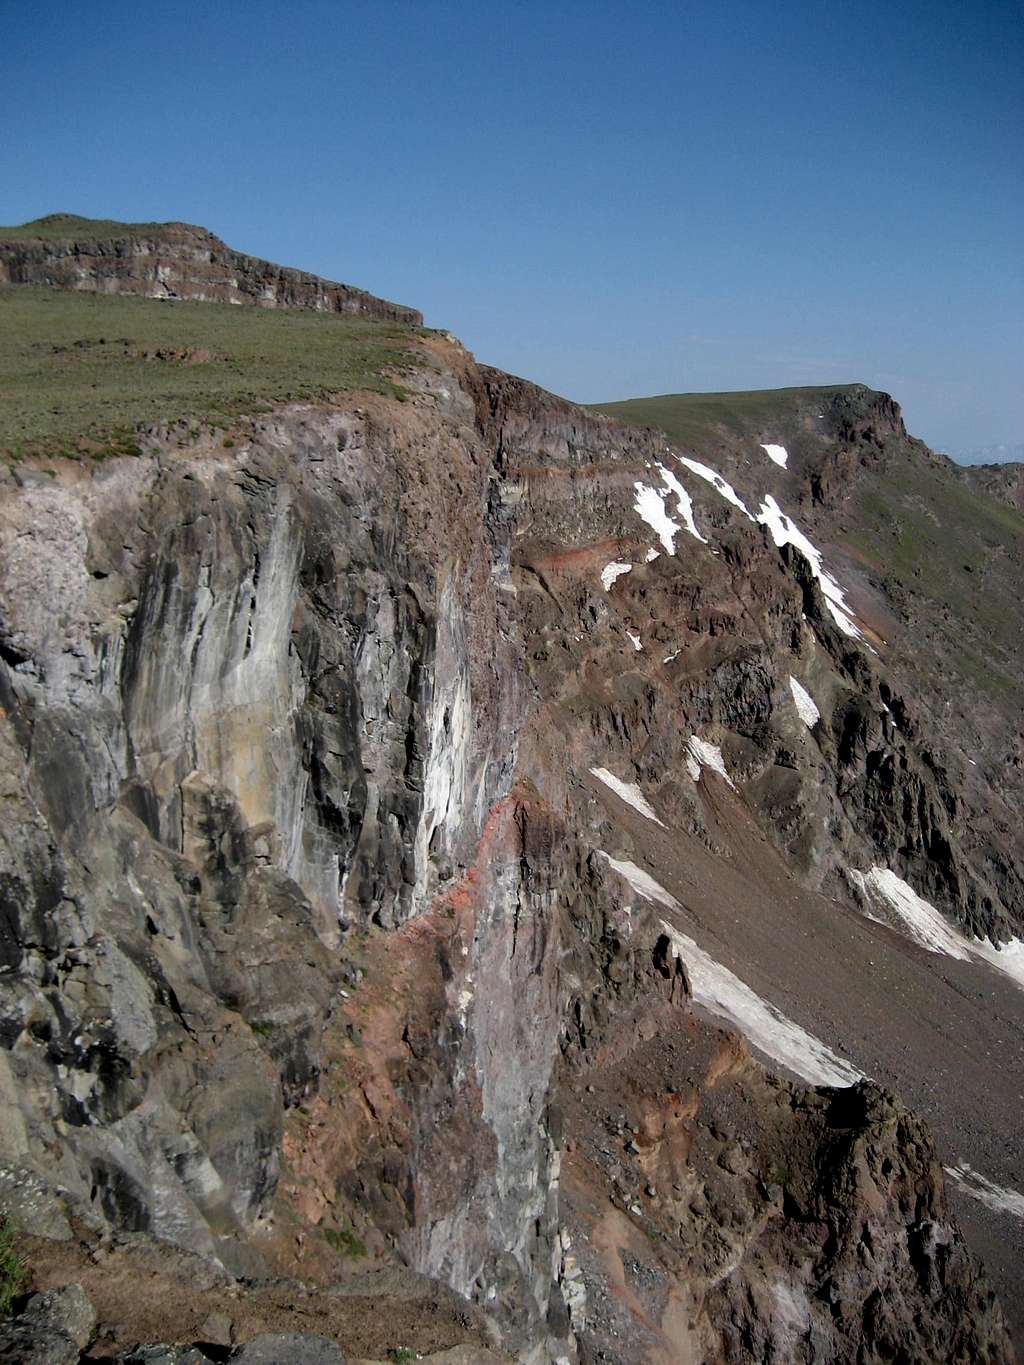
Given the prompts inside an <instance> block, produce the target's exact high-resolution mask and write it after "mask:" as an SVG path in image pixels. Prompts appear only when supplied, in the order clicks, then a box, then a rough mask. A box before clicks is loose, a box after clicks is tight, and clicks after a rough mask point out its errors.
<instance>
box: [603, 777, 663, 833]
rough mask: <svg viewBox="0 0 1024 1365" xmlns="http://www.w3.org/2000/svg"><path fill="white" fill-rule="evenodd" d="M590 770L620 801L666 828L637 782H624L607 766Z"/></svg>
mask: <svg viewBox="0 0 1024 1365" xmlns="http://www.w3.org/2000/svg"><path fill="white" fill-rule="evenodd" d="M590 771H591V772H592V773H593V774H594V776H595V777H596V778H597V779H598V781H599V782H603V783H604V785H605V786H606V787H607V788H608V789H609V790H610V791H613V792H614V793H615V795H616V796H617V797H618V798H619V800H620V801H625V802H626V804H627V805H628V806H632V807H633V809H634V810H636V811H639V812H640V814H641V815H645V816H646V817H647V819H648V820H653V821H654V823H655V824H656V825H661V827H662V829H664V828H665V825H664V824H663V822H662V821H661V820H659V819H658V817H657V816H656V815H655V813H654V811H653V810H652V809H651V806H650V804H649V803H648V801H647V799H646V798H645V796H644V794H643V792H642V791H641V790H640V788H639V787H638V786H637V785H636V783H635V782H623V781H622V780H621V779H620V778H618V777H616V776H615V774H614V773H611V772H609V771H608V769H607V768H591V770H590Z"/></svg>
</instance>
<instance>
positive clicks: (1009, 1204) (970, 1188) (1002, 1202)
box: [944, 1161, 1024, 1219]
mask: <svg viewBox="0 0 1024 1365" xmlns="http://www.w3.org/2000/svg"><path fill="white" fill-rule="evenodd" d="M944 1170H945V1172H946V1174H947V1175H948V1176H950V1177H951V1178H952V1179H953V1180H955V1181H956V1183H957V1184H958V1185H959V1186H960V1188H961V1189H962V1190H963V1192H964V1193H965V1194H969V1195H970V1196H971V1198H972V1199H977V1201H978V1202H979V1204H984V1205H985V1206H986V1208H990V1209H995V1211H996V1212H997V1213H1010V1214H1012V1215H1013V1216H1014V1218H1021V1219H1024V1194H1018V1192H1017V1191H1016V1190H1009V1189H1006V1188H1005V1187H1004V1186H1002V1185H997V1184H996V1183H995V1181H993V1180H989V1179H988V1178H987V1177H986V1176H983V1175H981V1174H979V1172H978V1171H976V1170H974V1169H973V1168H972V1167H970V1166H968V1164H967V1162H966V1161H961V1162H960V1163H959V1164H958V1165H956V1166H946V1167H944Z"/></svg>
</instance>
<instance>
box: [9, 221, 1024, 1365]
mask: <svg viewBox="0 0 1024 1365" xmlns="http://www.w3.org/2000/svg"><path fill="white" fill-rule="evenodd" d="M0 260H2V261H3V263H4V269H5V270H6V272H7V273H6V277H5V278H6V280H7V281H8V283H6V284H5V285H3V286H2V287H0V322H2V323H4V324H6V325H0V375H2V377H3V380H4V386H5V393H6V394H7V395H8V398H6V399H5V402H7V403H8V404H9V412H11V413H14V414H15V415H16V421H15V420H13V419H12V420H11V421H9V422H8V423H7V424H6V425H4V424H3V422H0V448H2V449H3V452H4V457H5V463H4V464H3V466H2V479H0V708H2V709H0V745H2V760H0V782H2V785H3V803H4V804H3V812H4V819H3V821H2V824H0V850H2V864H0V1039H2V1043H3V1047H2V1049H0V1089H2V1094H3V1109H2V1118H0V1210H2V1222H0V1275H2V1276H3V1284H2V1287H3V1296H4V1297H3V1302H6V1303H7V1304H8V1305H9V1307H10V1309H11V1316H10V1317H9V1318H8V1320H7V1321H6V1322H4V1323H3V1324H2V1325H0V1360H5V1361H29V1360H33V1361H42V1360H46V1361H53V1362H65V1361H66V1362H77V1361H79V1360H80V1359H88V1360H116V1361H122V1362H140V1363H141V1362H154V1363H155V1362H161V1365H163V1363H164V1362H166V1363H167V1365H171V1363H172V1362H181V1365H185V1362H189V1363H190V1365H202V1362H205V1361H225V1360H231V1361H238V1362H243V1363H244V1365H255V1363H256V1362H259V1363H260V1365H264V1363H267V1365H269V1362H277V1361H282V1362H297V1363H298V1365H302V1362H310V1365H312V1362H324V1363H325V1365H326V1363H327V1362H330V1363H331V1365H340V1362H343V1361H346V1360H347V1361H349V1362H353V1361H363V1362H367V1361H382V1362H383V1361H397V1360H411V1359H427V1360H434V1361H438V1362H442V1361H443V1362H464V1363H465V1365H472V1363H473V1362H488V1361H493V1362H498V1361H518V1362H522V1365H544V1362H548V1363H549V1365H567V1362H568V1363H570V1365H576V1363H577V1362H578V1363H579V1365H584V1363H586V1365H590V1363H593V1365H596V1363H597V1362H607V1363H608V1365H611V1363H613V1362H614V1363H615V1365H637V1363H638V1362H649V1363H650V1365H668V1363H669V1362H693V1365H698V1363H706V1365H718V1362H737V1365H738V1363H739V1362H762V1361H778V1362H807V1363H809V1362H825V1361H829V1362H846V1361H848V1362H858V1365H868V1363H869V1362H878V1365H881V1363H882V1362H893V1361H899V1362H906V1363H907V1365H909V1363H910V1362H922V1363H923V1362H937V1361H956V1362H965V1363H966V1362H991V1365H996V1362H999V1363H1000V1365H1002V1363H1004V1362H1010V1361H1012V1360H1014V1359H1015V1356H1014V1348H1013V1345H1012V1343H1011V1335H1016V1336H1017V1337H1018V1339H1020V1338H1021V1332H1022V1329H1024V1317H1022V1316H1021V1295H1020V1290H1021V1266H1022V1264H1024V1159H1022V1140H1021V1118H1020V1116H1021V1097H1022V1092H1024V845H1022V840H1021V835H1020V824H1019V811H1020V808H1021V805H1022V804H1024V731H1022V729H1021V715H1022V714H1024V707H1022V702H1024V697H1022V695H1021V692H1022V683H1021V676H1022V670H1021V662H1022V644H1024V606H1022V602H1021V597H1020V582H1021V570H1022V567H1024V566H1022V557H1024V516H1022V515H1021V512H1020V510H1019V500H1018V499H1017V498H1016V495H1015V494H1014V495H1013V496H1009V495H1008V493H1007V489H1009V488H1010V486H1011V482H1012V481H1005V482H1003V483H1000V482H999V481H997V480H996V479H995V478H994V477H988V476H978V477H976V478H973V479H968V478H966V477H965V476H964V475H963V473H962V471H959V470H958V469H957V468H956V467H955V466H953V465H952V464H951V463H950V462H949V461H948V460H946V459H945V458H944V457H941V456H938V455H936V454H934V453H933V452H931V451H929V450H928V449H927V448H926V447H925V446H924V445H922V444H921V443H920V442H919V441H916V440H914V439H913V438H912V437H911V436H910V435H908V433H907V432H906V430H905V427H904V424H903V421H902V418H901V415H900V411H899V408H898V406H897V405H896V403H895V402H894V401H893V399H892V398H890V397H889V396H887V395H885V394H881V393H876V392H873V391H872V390H870V389H867V388H865V387H864V386H862V385H857V384H852V385H848V386H841V387H837V388H827V389H820V388H819V389H796V390H779V391H774V392H771V393H759V394H716V395H669V396H666V397H663V398H660V399H647V400H637V401H635V402H630V403H624V404H611V405H608V406H607V407H606V408H605V409H604V410H595V409H583V408H580V407H577V406H574V405H573V404H572V403H569V402H567V401H565V400H563V399H561V398H558V397H555V396H554V395H552V394H550V393H546V392H544V391H543V390H541V389H539V388H537V387H535V386H534V385H532V384H530V383H528V382H526V381H524V380H522V379H518V378H515V377H512V376H510V375H507V374H503V373H501V372H499V371H496V370H493V369H489V368H487V367H486V366H484V365H481V364H478V363H477V362H476V361H475V360H474V358H473V357H472V356H471V355H470V354H469V353H468V352H467V351H466V350H465V349H464V348H463V347H462V346H461V345H459V343H458V342H457V341H456V340H455V339H454V338H453V337H451V336H450V335H449V334H447V333H440V332H433V331H429V330H426V329H424V328H422V326H420V325H419V324H420V319H419V315H418V314H416V313H414V312H413V311H412V310H407V309H398V308H396V307H395V306H393V305H386V304H381V303H380V301H376V300H372V297H371V296H369V295H363V294H361V293H358V292H357V293H356V295H355V296H354V297H355V298H356V304H355V305H354V306H352V307H349V306H348V303H347V302H346V301H347V300H349V299H350V295H348V294H341V293H331V291H332V290H344V289H347V287H346V286H331V285H327V284H325V283H324V282H322V281H317V280H316V279H315V277H311V276H305V275H301V274H299V273H298V272H292V271H285V270H282V269H280V268H278V267H276V266H273V267H271V266H267V265H266V264H265V263H261V262H253V261H251V260H250V258H247V257H241V256H240V255H238V254H237V253H232V252H230V251H229V249H228V248H225V247H224V246H223V244H222V243H218V242H217V239H215V238H212V237H211V236H210V234H207V233H204V232H202V231H201V230H200V229H194V228H184V227H181V226H180V225H170V226H168V225H143V226H141V227H132V228H131V229H128V228H125V227H124V225H117V224H96V225H90V224H88V223H85V222H83V220H72V219H69V218H68V217H67V216H64V215H60V216H58V219H57V220H55V221H51V220H41V222H40V223H37V224H29V225H27V226H26V227H24V228H19V229H15V230H3V231H2V232H0ZM157 293H160V294H161V297H160V298H159V299H158V298H156V297H154V295H155V294H157ZM134 295H142V296H144V297H128V296H134ZM359 300H363V301H366V300H368V301H369V302H359ZM239 303H242V304H244V303H249V304H253V305H259V306H256V307H252V308H246V307H238V306H229V305H231V304H235V305H237V304H239ZM267 305H272V306H271V307H267ZM254 329H256V330H254Z"/></svg>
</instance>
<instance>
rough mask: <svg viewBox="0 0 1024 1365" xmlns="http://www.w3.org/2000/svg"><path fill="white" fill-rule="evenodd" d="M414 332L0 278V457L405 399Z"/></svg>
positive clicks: (94, 452)
mask: <svg viewBox="0 0 1024 1365" xmlns="http://www.w3.org/2000/svg"><path fill="white" fill-rule="evenodd" d="M417 336H418V331H417V329H416V328H414V327H407V326H403V325H401V324H399V323H386V322H373V321H370V320H368V319H364V318H356V317H347V316H343V315H338V314H319V313H307V312H298V311H289V310H285V309H262V308H237V307H232V306H231V305H230V304H217V303H195V302H186V301H175V302H169V301H163V300H157V299H142V298H135V297H131V296H124V295H121V296H118V295H103V294H89V293H76V292H73V291H68V290H62V289H49V288H45V287H38V288H37V287H32V286H25V285H15V286H7V287H0V392H2V393H3V402H2V403H0V459H7V460H8V461H14V460H19V459H22V458H24V457H26V456H29V455H36V456H43V457H49V456H60V455H65V456H71V457H79V458H80V457H82V456H91V457H93V458H101V459H102V458H104V457H106V456H108V455H116V454H122V455H123V454H132V453H136V452H137V450H138V446H137V443H136V441H135V437H134V432H135V429H136V428H137V427H138V426H140V425H142V424H145V423H150V422H158V423H171V422H177V421H180V420H181V419H183V418H187V419H188V420H189V421H190V423H204V422H205V423H208V424H215V425H220V426H223V427H230V426H231V424H232V421H233V420H234V419H235V418H237V417H239V416H240V415H248V414H251V413H253V412H258V411H265V410H266V409H267V408H268V407H269V406H270V405H273V404H276V403H279V402H286V401H289V400H296V399H311V400H318V399H326V398H329V397H331V396H333V395H335V394H338V393H342V392H351V391H353V390H368V391H371V392H374V393H383V394H389V395H391V396H393V397H404V390H403V389H402V386H401V384H400V383H399V382H398V379H397V376H399V375H400V374H401V371H402V370H403V369H406V368H408V367H409V365H410V364H412V363H413V359H414V358H413V355H412V350H411V348H412V346H413V345H414V344H415V339H416V337H417ZM182 357H183V358H182ZM417 363H423V362H422V360H421V359H420V358H418V357H417Z"/></svg>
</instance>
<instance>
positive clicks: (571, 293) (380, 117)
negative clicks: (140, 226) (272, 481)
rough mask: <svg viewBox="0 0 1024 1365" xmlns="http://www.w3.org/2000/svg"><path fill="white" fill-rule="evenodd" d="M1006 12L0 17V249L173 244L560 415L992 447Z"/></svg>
mask: <svg viewBox="0 0 1024 1365" xmlns="http://www.w3.org/2000/svg"><path fill="white" fill-rule="evenodd" d="M1022 73H1024V8H1022V6H1021V4H1020V3H1015V2H1014V0H958V2H957V3H950V0H927V3H920V2H919V0H904V2H903V3H901V4H893V3H892V2H891V0H885V2H884V3H883V2H882V0H878V2H877V3H876V2H875V0H863V2H860V3H853V2H850V3H846V2H845V0H817V3H802V2H801V0H777V3H769V0H746V2H743V0H693V2H692V3H688V2H687V0H665V2H664V3H644V0H636V2H635V3H632V4H628V3H625V2H624V0H619V2H618V3H603V0H592V2H591V3H559V0H544V2H541V0H537V2H535V0H519V3H516V0H505V3H503V4H500V5H499V4H489V3H486V0H482V2H481V0H477V2H476V3H459V4H440V3H432V0H410V2H409V3H394V0H373V3H344V2H341V0H339V2H338V3H327V2H326V0H291V3H280V4H271V3H267V2H266V0H244V3H242V2H239V0H210V2H209V3H201V2H200V0H193V2H192V3H183V2H180V0H164V3H162V4H158V5H147V4H139V3H138V2H137V0H135V2H134V3H130V4H129V3H121V2H120V0H93V3H91V4H88V5H71V4H57V5H51V6H46V7H43V6H36V5H29V4H26V3H24V0H0V222H8V223H12V222H22V221H24V220H26V219H29V218H33V217H37V216H39V215H41V214H44V213H52V212H57V211H67V212H73V213H82V214H86V215H89V216H94V217H113V218H127V219H136V220H152V219H161V220H162V219H172V218H173V219H183V220H185V221H190V222H197V223H202V224H204V225H206V226H208V227H210V228H212V229H213V230H214V231H215V232H217V233H218V234H219V235H220V236H222V237H224V238H225V239H226V240H227V241H228V242H230V243H231V244H232V245H233V246H237V247H240V248H242V249H244V250H248V251H251V252H253V253H255V254H259V255H263V256H268V257H270V258H272V259H274V260H278V261H281V262H283V263H286V264H289V265H296V266H300V267H303V268H305V269H308V270H314V271H316V272H317V273H319V274H323V275H327V276H329V277H332V278H335V279H341V280H345V281H347V282H350V283H354V284H358V285H361V286H363V287H364V288H367V289H370V290H372V291H373V292H375V293H380V294H384V295H386V296H388V297H391V298H394V299H397V300H399V301H401V302H403V303H410V304H413V305H415V306H417V307H419V308H422V309H423V311H424V313H425V314H426V319H427V322H428V323H429V324H431V325H434V326H444V327H448V328H450V329H451V330H452V331H454V332H456V333H457V334H458V335H459V336H461V337H462V339H463V340H464V341H465V343H466V344H467V345H468V346H469V347H470V348H471V349H472V350H473V351H475V352H476V354H477V356H478V357H479V358H480V359H482V360H486V361H488V362H490V363H492V364H495V365H499V366H501V367H502V368H505V369H509V370H512V371H515V372H516V373H519V374H524V375H526V376H528V377H529V378H531V379H534V380H536V381H538V382H539V383H542V384H544V385H545V386H547V387H548V388H552V389H555V390H556V391H558V392H560V393H563V394H566V395H568V396H569V397H571V398H575V399H577V400H580V401H583V402H588V401H597V400H600V399H614V398H622V397H628V396H633V395H638V394H650V393H663V392H670V391H671V392H676V391H685V390H693V389H719V388H722V389H725V388H759V387H771V386H776V385H788V384H826V383H831V382H837V381H846V380H855V379H857V380H864V381H865V382H867V383H869V384H873V385H875V386H877V387H880V388H884V389H888V390H889V391H891V392H892V393H894V394H895V396H896V397H897V398H898V399H899V400H900V401H901V402H902V404H903V406H904V410H905V413H906V416H907V420H908V423H909V425H910V426H911V429H912V430H914V431H915V432H916V433H917V434H918V435H921V436H923V437H924V438H925V439H926V440H928V441H929V443H931V444H933V445H935V446H937V447H938V448H940V449H944V450H949V451H951V452H961V451H965V450H970V449H975V448H978V447H983V446H989V445H994V444H997V443H1001V442H1006V443H1010V444H1016V443H1018V442H1020V441H1022V440H1024V412H1022V403H1021V398H1020V394H1021V392H1022V390H1024V364H1022V359H1024V356H1022V326H1021V320H1022V316H1024V309H1022V304H1024V265H1022V263H1024V252H1022V225H1024V178H1022V174H1021V172H1022V161H1024V117H1022V114H1024V74H1022Z"/></svg>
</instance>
